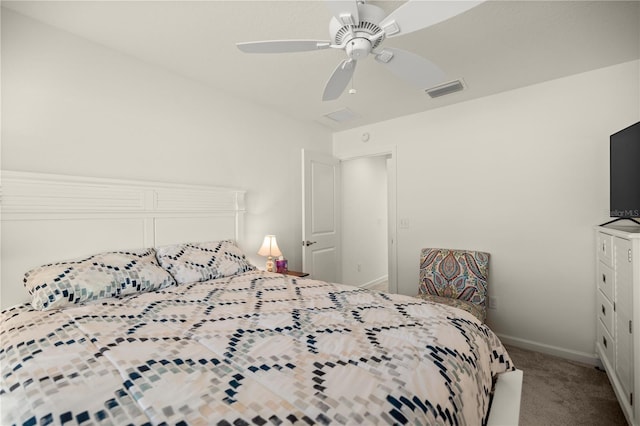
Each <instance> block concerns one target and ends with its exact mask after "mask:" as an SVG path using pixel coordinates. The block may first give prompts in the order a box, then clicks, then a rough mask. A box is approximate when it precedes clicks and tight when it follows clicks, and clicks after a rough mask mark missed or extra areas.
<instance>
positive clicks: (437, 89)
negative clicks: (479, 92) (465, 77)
mask: <svg viewBox="0 0 640 426" xmlns="http://www.w3.org/2000/svg"><path fill="white" fill-rule="evenodd" d="M461 90H464V84H463V83H462V80H454V81H450V82H448V83H444V84H440V85H438V86H434V87H431V88H429V89H426V90H425V92H427V94H428V95H429V96H431V97H432V98H439V97H440V96H444V95H449V94H451V93H455V92H459V91H461Z"/></svg>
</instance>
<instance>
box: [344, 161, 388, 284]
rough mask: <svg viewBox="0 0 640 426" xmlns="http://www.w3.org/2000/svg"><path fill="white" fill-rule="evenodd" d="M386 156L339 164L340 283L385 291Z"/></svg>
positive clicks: (386, 264)
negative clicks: (340, 211) (340, 183)
mask: <svg viewBox="0 0 640 426" xmlns="http://www.w3.org/2000/svg"><path fill="white" fill-rule="evenodd" d="M388 159H389V156H383V155H380V156H371V157H362V158H353V159H349V160H344V161H342V163H341V166H342V191H341V192H342V203H341V204H342V214H341V220H342V256H341V262H342V282H343V283H344V284H348V285H353V286H357V287H365V288H369V289H374V290H382V291H388V290H389V268H388V261H387V260H388V246H387V241H388V229H387V228H388V226H387V224H388V218H387V216H388V214H387V210H388V179H387V162H388Z"/></svg>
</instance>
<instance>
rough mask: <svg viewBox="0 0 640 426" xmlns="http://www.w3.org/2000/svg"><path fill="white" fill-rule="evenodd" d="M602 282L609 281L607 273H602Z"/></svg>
mask: <svg viewBox="0 0 640 426" xmlns="http://www.w3.org/2000/svg"><path fill="white" fill-rule="evenodd" d="M602 282H603V283H605V284H606V283H607V276H606V275H605V274H602Z"/></svg>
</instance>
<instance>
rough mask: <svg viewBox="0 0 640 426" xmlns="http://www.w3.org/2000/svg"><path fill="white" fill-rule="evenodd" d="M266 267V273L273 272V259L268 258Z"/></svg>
mask: <svg viewBox="0 0 640 426" xmlns="http://www.w3.org/2000/svg"><path fill="white" fill-rule="evenodd" d="M266 267H267V272H273V271H275V269H274V265H273V257H271V256H269V257H268V258H267V264H266Z"/></svg>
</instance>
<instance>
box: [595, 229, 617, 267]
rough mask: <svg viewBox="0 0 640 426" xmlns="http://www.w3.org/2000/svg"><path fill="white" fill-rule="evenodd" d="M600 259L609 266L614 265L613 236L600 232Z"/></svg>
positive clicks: (598, 247)
mask: <svg viewBox="0 0 640 426" xmlns="http://www.w3.org/2000/svg"><path fill="white" fill-rule="evenodd" d="M597 250H598V259H599V260H600V262H603V263H604V264H605V265H607V266H613V236H611V235H609V234H603V233H602V232H598V246H597Z"/></svg>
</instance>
